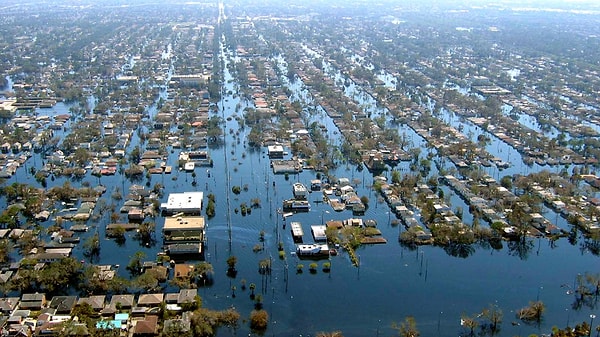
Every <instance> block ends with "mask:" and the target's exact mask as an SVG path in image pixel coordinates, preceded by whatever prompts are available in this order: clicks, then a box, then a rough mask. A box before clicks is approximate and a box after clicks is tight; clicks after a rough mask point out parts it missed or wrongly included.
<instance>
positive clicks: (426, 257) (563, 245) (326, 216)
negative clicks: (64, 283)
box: [2, 51, 599, 336]
mask: <svg viewBox="0 0 600 337" xmlns="http://www.w3.org/2000/svg"><path fill="white" fill-rule="evenodd" d="M223 55H224V56H226V55H230V54H228V53H227V51H223ZM224 59H225V61H226V64H227V63H228V62H231V60H230V59H229V58H228V57H224ZM282 62H283V61H282ZM282 66H283V65H282ZM224 69H225V81H224V83H225V84H224V88H223V93H224V96H223V99H222V102H220V103H219V105H218V106H219V108H221V111H219V114H221V115H222V117H224V119H225V120H226V124H225V132H224V137H223V139H224V141H223V143H222V144H219V145H212V146H210V147H209V149H208V151H209V153H210V155H211V157H212V159H213V161H214V167H212V168H209V169H207V168H196V171H195V173H196V177H195V180H196V184H195V186H194V185H193V184H192V181H193V180H194V178H193V177H192V175H191V174H189V173H185V172H183V171H174V172H173V174H171V175H155V176H152V177H151V178H150V179H149V180H147V179H146V178H143V179H142V180H141V181H130V180H128V179H126V178H125V177H123V176H121V175H120V174H119V173H117V174H116V175H115V176H113V177H102V178H100V179H98V178H96V177H93V176H91V175H90V173H88V174H87V175H86V176H85V177H84V178H83V179H82V180H81V181H71V182H70V183H71V184H72V185H75V186H78V185H80V184H81V183H83V182H88V183H89V184H91V185H92V186H94V185H96V184H99V183H100V184H103V185H105V186H106V187H107V189H108V191H107V193H106V195H105V197H104V198H105V199H106V200H107V202H108V203H110V202H115V203H116V204H117V206H120V205H119V204H118V201H113V200H111V198H110V195H111V193H112V192H113V191H115V190H120V191H121V192H122V193H123V195H125V194H126V191H127V190H128V188H129V187H130V186H131V185H132V184H134V183H136V184H140V185H146V186H150V187H151V186H154V185H155V184H157V183H160V184H162V185H164V186H165V192H166V193H165V196H164V197H163V200H161V201H165V200H166V198H167V194H168V193H169V192H175V191H176V192H183V191H190V190H196V191H204V192H205V194H208V193H213V194H215V196H216V203H217V207H216V216H215V217H214V218H212V219H208V221H207V224H208V228H207V238H208V239H207V240H208V241H207V244H206V247H205V248H206V257H205V258H206V260H207V261H208V262H210V263H212V265H213V266H214V269H215V276H214V284H213V285H211V286H206V287H200V289H199V294H200V296H201V297H202V299H203V305H204V306H205V307H208V308H211V309H224V308H229V307H235V308H236V309H237V310H238V311H239V312H240V313H241V314H242V317H246V318H247V317H248V316H249V314H250V311H251V310H252V309H253V306H254V302H253V301H252V300H251V299H250V298H249V290H245V291H244V290H242V289H241V284H242V279H243V280H245V281H246V283H247V285H249V284H250V283H255V284H256V286H257V287H256V293H259V294H261V295H262V296H263V299H264V302H263V305H264V308H265V309H266V310H267V311H268V313H269V315H270V323H269V328H268V330H267V332H266V335H273V336H292V335H294V336H314V335H315V334H316V333H317V332H319V331H333V330H341V331H342V332H343V334H344V336H378V335H382V336H389V335H392V334H393V333H394V332H393V330H392V328H391V326H392V324H393V323H394V322H398V323H400V322H402V321H403V320H404V318H405V317H406V316H414V317H415V319H416V322H417V327H418V329H419V330H420V331H421V335H423V336H456V335H459V334H460V333H461V332H464V330H463V329H462V328H461V326H460V324H459V322H460V317H461V315H462V314H468V315H473V314H477V313H480V312H481V310H482V309H483V308H486V307H488V306H489V305H490V304H496V305H498V307H499V308H500V309H501V310H502V311H503V313H504V318H503V323H502V325H501V330H500V333H499V336H514V335H521V336H525V335H529V334H532V333H537V334H540V333H549V332H550V329H551V327H552V326H554V325H557V326H560V327H564V326H565V325H566V324H567V323H568V322H571V323H574V322H582V321H583V320H588V319H589V315H590V314H591V313H594V311H593V309H591V308H588V307H583V308H580V309H578V310H575V309H573V308H572V306H571V305H572V303H573V301H574V296H573V295H569V294H568V291H569V290H571V288H572V286H573V283H574V279H575V278H576V276H577V275H578V274H584V273H586V272H591V273H598V272H599V270H598V256H594V255H592V254H591V253H590V252H588V251H586V250H585V249H584V248H581V247H583V246H582V244H581V243H576V244H575V245H571V244H569V243H568V242H567V241H566V239H561V240H559V241H558V242H557V243H556V244H555V245H551V244H550V243H549V241H547V240H546V239H539V240H538V239H535V240H533V239H532V240H529V241H528V243H527V244H526V245H524V246H517V247H515V246H512V245H509V244H507V243H503V247H502V248H501V249H498V250H495V249H492V248H490V247H483V246H482V247H480V246H474V247H473V248H472V250H467V251H463V252H456V251H445V250H444V249H443V248H439V247H429V246H427V247H420V248H418V249H416V250H410V249H407V248H405V247H402V246H401V245H400V244H399V243H398V235H399V233H400V231H401V230H402V229H401V227H398V226H394V225H393V224H392V220H394V215H393V214H391V212H390V211H389V208H388V207H387V206H386V205H385V204H384V203H381V202H379V201H378V196H377V195H376V194H375V192H374V191H373V190H372V189H371V188H370V187H371V185H372V183H373V177H372V175H371V174H370V173H369V172H368V171H366V170H359V169H358V168H356V167H355V166H353V165H346V164H344V163H342V164H341V165H340V166H339V167H338V168H336V169H334V170H333V172H331V173H332V175H334V176H336V177H338V178H341V177H347V178H349V179H350V180H351V181H353V182H354V187H355V189H356V191H357V194H358V195H359V196H367V197H368V198H369V200H370V202H369V205H368V206H369V207H368V210H367V211H366V213H365V215H364V216H362V218H363V219H374V220H376V221H377V223H378V228H379V229H380V230H381V231H382V234H383V237H385V238H386V239H387V241H388V242H387V244H382V245H371V246H364V247H361V248H359V249H358V251H357V253H358V255H359V256H360V266H359V267H354V266H353V265H352V264H351V262H350V259H349V257H348V255H347V254H346V253H345V252H344V251H340V254H339V255H338V256H332V257H331V264H332V267H331V271H330V272H324V271H323V270H322V268H321V267H322V264H323V262H327V259H322V260H318V261H314V262H316V263H318V266H319V267H318V268H317V272H316V273H311V272H309V270H308V265H309V264H310V263H312V262H313V261H312V260H300V259H299V258H298V257H297V256H295V254H294V253H293V252H294V251H295V245H294V242H293V240H292V237H291V233H290V226H289V222H291V221H298V222H300V223H302V225H303V228H304V232H305V236H304V241H305V242H312V237H311V234H310V226H311V225H315V224H322V223H324V222H326V221H328V220H331V219H338V220H343V219H348V218H351V217H353V216H352V213H351V212H350V211H347V210H346V211H343V212H339V213H338V212H335V211H333V209H332V208H331V207H330V206H328V205H326V204H324V203H320V202H319V201H321V200H322V195H321V194H320V192H313V193H311V194H310V195H309V200H310V202H311V205H312V208H311V210H310V211H309V212H306V213H296V214H294V215H292V216H291V217H288V218H287V220H286V221H284V220H283V219H282V217H281V215H279V214H278V213H277V209H278V208H280V207H281V203H282V200H284V199H289V198H291V197H292V184H293V183H294V182H302V183H304V184H305V185H309V183H310V180H311V179H315V177H316V173H315V172H312V171H304V172H301V173H299V174H295V175H294V174H292V175H289V177H288V178H287V179H286V177H285V176H284V175H274V174H273V173H272V171H271V169H270V167H269V159H268V157H267V156H266V153H265V150H264V149H260V150H252V149H250V148H249V147H247V146H246V145H245V138H246V135H247V134H248V133H249V132H250V129H249V128H248V127H245V128H243V129H241V128H240V126H239V125H238V123H237V122H236V120H235V118H232V119H231V120H227V117H229V116H233V115H240V114H241V111H242V110H243V108H244V107H246V106H251V102H247V101H245V100H244V99H243V98H241V95H237V90H236V88H237V85H236V83H235V80H234V78H233V76H232V75H231V74H229V72H228V70H227V67H224ZM282 73H283V74H285V73H286V72H285V71H283V72H282ZM291 85H295V86H297V87H296V88H295V89H294V91H295V92H296V94H295V95H296V96H294V97H295V98H296V99H301V100H310V96H309V95H308V94H307V93H306V92H302V91H301V90H302V86H301V84H300V83H296V84H290V86H291ZM352 88H354V86H352ZM347 93H349V92H347ZM357 97H362V96H357ZM238 106H239V107H241V109H239V110H238V109H237V107H238ZM373 108H374V109H376V108H375V107H373ZM151 109H153V108H152V107H151ZM43 111H46V113H63V112H66V111H67V107H66V106H64V105H63V104H59V105H57V106H56V107H55V108H54V109H51V110H43ZM316 111H320V113H321V115H320V117H313V118H319V120H321V123H325V124H326V125H327V128H328V135H329V137H331V138H336V137H339V135H338V133H334V132H333V131H334V130H331V129H333V128H334V127H335V126H334V125H333V123H331V121H330V120H328V119H326V118H325V116H324V114H323V112H322V110H319V108H318V107H317V108H316ZM374 112H375V111H374ZM444 118H448V119H451V118H452V116H450V115H445V117H444ZM450 123H451V124H453V125H457V123H462V124H464V127H465V128H472V127H473V126H472V125H467V124H465V122H458V121H456V120H450ZM230 130H232V132H230ZM399 132H400V133H403V132H406V133H407V134H409V136H410V137H415V138H417V137H418V136H417V135H416V134H413V133H411V132H412V131H411V130H410V129H409V128H408V127H402V129H399ZM480 132H482V131H481V130H475V129H474V130H473V133H474V135H477V134H478V133H480ZM491 139H492V142H491V144H490V145H488V147H487V148H488V150H489V151H490V152H492V153H493V154H494V155H496V156H499V157H501V158H503V159H504V158H506V159H508V160H509V161H511V162H513V163H515V162H516V163H518V160H517V159H516V158H515V157H512V156H516V155H515V154H514V153H513V152H512V151H514V150H510V149H508V148H507V147H508V146H507V145H506V144H504V143H501V142H499V140H497V139H495V138H493V137H492V138H491ZM336 142H337V140H336ZM415 142H418V143H420V142H421V140H420V139H419V140H417V139H415ZM138 143H139V140H138V138H137V133H136V132H134V133H133V140H132V143H131V144H130V148H132V147H133V146H135V145H136V144H138ZM177 154H178V150H177V149H174V150H173V151H172V153H171V152H170V153H169V155H168V157H167V158H165V161H167V163H168V165H174V166H176V162H177ZM509 154H510V155H511V157H512V158H507V155H509ZM42 161H43V159H42V158H41V157H40V156H39V155H37V154H36V155H34V157H33V158H31V159H30V160H29V161H28V162H27V165H28V166H29V167H30V166H31V165H40V164H41V162H42ZM519 167H520V166H519V165H514V166H513V167H511V169H507V170H506V171H505V172H503V173H501V174H500V175H504V174H506V173H509V172H510V173H513V170H515V171H516V170H517V169H518V168H519ZM404 169H406V168H404ZM535 169H536V168H535V167H533V168H531V170H535ZM496 178H497V177H496ZM67 180H68V179H66V178H56V179H55V180H54V181H51V180H49V181H48V183H49V185H52V184H62V183H64V182H65V181H67ZM15 181H18V182H21V183H24V182H26V183H29V184H32V185H35V186H38V185H37V183H36V182H35V179H34V178H33V177H32V176H31V174H30V173H29V172H28V169H27V166H26V167H25V168H21V169H19V171H18V173H17V174H16V175H15V176H14V177H13V178H11V179H10V180H9V181H8V182H7V183H11V182H15ZM235 185H238V186H244V187H247V189H246V188H244V189H243V190H242V192H241V194H239V195H233V194H232V193H231V192H230V189H231V187H232V186H235ZM445 192H446V193H450V192H449V191H447V190H446V191H445ZM227 198H229V202H228V201H227V200H228V199H227ZM255 198H258V199H259V200H260V207H259V208H256V209H252V212H251V214H249V215H246V216H242V215H241V213H236V212H235V209H236V208H239V207H240V205H241V204H242V203H246V204H248V205H249V204H250V203H251V200H252V199H255ZM451 200H452V203H453V205H452V208H453V209H454V208H455V207H457V206H460V207H462V208H463V211H464V213H465V220H466V221H469V219H472V217H471V216H470V215H468V207H466V205H465V204H464V203H462V204H461V202H462V201H460V199H459V198H457V197H453V198H452V199H451ZM2 201H3V202H4V200H2ZM117 210H118V207H117ZM151 220H153V221H155V222H156V224H157V242H156V244H154V245H149V246H143V245H140V243H139V242H138V241H135V240H134V239H133V236H132V233H128V234H127V239H126V241H125V243H124V244H122V245H118V244H117V243H116V242H115V241H114V240H109V239H104V240H102V243H101V258H100V263H102V264H113V265H115V264H120V265H121V266H125V265H126V264H127V262H128V259H129V258H130V257H131V256H133V254H134V253H135V252H137V251H142V252H144V253H145V254H146V257H147V259H148V260H153V259H155V256H156V254H157V253H158V252H159V251H160V249H161V241H162V238H161V236H160V231H161V228H162V226H163V224H164V219H163V218H161V217H157V218H155V219H151ZM550 220H554V219H550ZM109 221H110V220H109V218H108V215H104V216H102V217H101V218H100V219H99V220H98V221H96V222H95V223H94V224H93V226H92V228H91V230H90V231H89V232H88V233H84V234H77V235H81V237H82V242H83V241H84V240H85V238H86V237H88V236H91V235H92V234H93V233H94V232H95V231H98V232H99V233H100V235H101V237H103V238H104V237H105V236H104V234H105V229H104V228H105V226H106V224H107V223H108V222H109ZM50 224H52V220H49V221H48V222H47V223H44V224H42V225H43V226H45V227H47V226H49V225H50ZM68 226H69V224H67V227H68ZM261 231H264V233H265V240H264V242H261V241H260V239H259V238H260V232H261ZM580 241H581V240H580ZM280 242H281V243H282V244H283V246H284V251H285V252H286V258H285V259H280V258H279V256H278V251H277V247H278V244H279V243H280ZM255 245H259V246H263V247H264V250H261V251H259V252H254V251H253V247H254V246H255ZM461 254H462V255H463V256H464V255H468V257H466V258H461V257H457V255H458V256H460V255H461ZM74 255H75V256H77V257H78V258H80V257H81V256H82V251H81V247H78V248H76V249H75V252H74ZM231 255H235V256H236V257H237V258H238V264H237V270H238V273H237V276H236V277H235V278H230V277H228V276H227V275H226V269H227V264H226V260H227V258H228V257H229V256H231ZM263 259H269V260H271V261H272V272H271V274H270V275H263V274H260V273H259V268H258V263H259V261H261V260H263ZM299 263H302V264H304V271H303V272H302V273H297V272H296V266H297V264H299ZM119 273H120V274H121V275H126V274H127V273H126V271H125V268H123V267H121V268H120V269H119ZM232 286H236V288H237V289H236V290H235V295H236V296H235V297H234V296H232V295H233V294H232ZM165 291H175V289H173V288H170V287H168V286H167V287H166V289H165ZM536 299H539V300H541V301H543V302H544V304H545V305H546V308H547V310H546V312H545V314H544V319H543V320H542V322H541V323H540V324H539V325H527V324H524V323H522V322H520V321H518V319H517V318H516V317H515V311H516V310H518V309H520V308H522V307H524V306H526V305H527V304H528V302H529V301H533V300H536ZM596 314H597V312H596ZM512 323H514V324H512ZM517 323H519V324H517ZM234 332H235V334H236V335H239V336H246V335H248V334H249V333H251V332H250V331H249V328H248V325H247V322H240V326H239V328H238V329H237V330H236V331H234V330H230V329H228V328H221V330H220V331H219V334H218V335H219V336H229V335H232V334H233V333H234Z"/></svg>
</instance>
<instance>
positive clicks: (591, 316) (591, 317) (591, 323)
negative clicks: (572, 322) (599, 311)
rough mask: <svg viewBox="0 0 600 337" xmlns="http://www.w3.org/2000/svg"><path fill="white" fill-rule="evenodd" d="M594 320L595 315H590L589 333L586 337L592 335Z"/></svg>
mask: <svg viewBox="0 0 600 337" xmlns="http://www.w3.org/2000/svg"><path fill="white" fill-rule="evenodd" d="M594 318H596V315H594V314H590V333H589V334H588V337H590V336H591V335H592V328H593V327H594Z"/></svg>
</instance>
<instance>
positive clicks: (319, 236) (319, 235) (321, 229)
mask: <svg viewBox="0 0 600 337" xmlns="http://www.w3.org/2000/svg"><path fill="white" fill-rule="evenodd" d="M326 228H327V226H322V225H314V226H310V230H311V231H312V234H313V237H314V238H315V241H322V240H327V235H325V229H326Z"/></svg>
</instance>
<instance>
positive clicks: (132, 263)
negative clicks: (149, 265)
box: [126, 251, 146, 276]
mask: <svg viewBox="0 0 600 337" xmlns="http://www.w3.org/2000/svg"><path fill="white" fill-rule="evenodd" d="M145 257H146V254H145V253H144V252H140V251H138V252H136V253H135V254H134V255H133V256H132V257H131V260H129V264H127V267H126V268H127V270H128V271H129V273H130V274H131V276H138V275H140V274H141V273H142V260H143V259H144V258H145Z"/></svg>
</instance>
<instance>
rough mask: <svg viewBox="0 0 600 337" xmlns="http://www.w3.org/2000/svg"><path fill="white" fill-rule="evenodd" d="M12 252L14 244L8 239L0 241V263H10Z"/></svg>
mask: <svg viewBox="0 0 600 337" xmlns="http://www.w3.org/2000/svg"><path fill="white" fill-rule="evenodd" d="M11 251H12V244H11V243H10V241H8V239H2V240H0V263H6V262H9V261H10V253H11Z"/></svg>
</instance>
